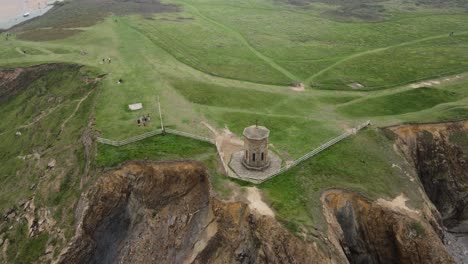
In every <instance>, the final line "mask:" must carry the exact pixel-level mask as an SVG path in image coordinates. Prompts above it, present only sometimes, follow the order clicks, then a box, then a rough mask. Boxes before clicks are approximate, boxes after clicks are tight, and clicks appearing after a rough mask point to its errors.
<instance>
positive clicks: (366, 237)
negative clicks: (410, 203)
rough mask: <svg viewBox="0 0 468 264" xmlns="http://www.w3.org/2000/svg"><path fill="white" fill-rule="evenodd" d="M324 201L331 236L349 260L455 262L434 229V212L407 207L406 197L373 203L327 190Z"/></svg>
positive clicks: (351, 194)
mask: <svg viewBox="0 0 468 264" xmlns="http://www.w3.org/2000/svg"><path fill="white" fill-rule="evenodd" d="M322 201H323V204H324V211H325V212H326V215H327V221H328V222H329V223H330V228H329V230H330V234H329V237H330V239H331V240H332V241H333V242H334V243H335V245H336V246H337V247H339V248H342V249H343V251H344V253H345V255H346V256H347V258H348V260H349V262H350V263H455V262H454V260H453V259H452V257H451V256H450V255H449V253H448V252H447V250H446V249H445V247H444V245H443V243H442V241H441V239H440V238H439V236H438V235H437V233H436V232H435V231H434V228H433V226H434V224H436V223H435V222H434V218H433V217H432V215H431V214H430V213H422V212H419V211H415V210H412V209H410V208H408V207H406V205H405V199H404V196H399V197H397V198H396V199H395V200H393V201H386V200H383V199H379V200H377V201H374V202H371V201H369V200H367V199H365V198H364V197H362V196H360V195H358V194H356V193H351V192H346V191H338V190H336V191H328V192H326V193H324V194H323V196H322ZM431 224H432V225H431ZM436 225H437V224H436Z"/></svg>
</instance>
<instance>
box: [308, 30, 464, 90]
mask: <svg viewBox="0 0 468 264" xmlns="http://www.w3.org/2000/svg"><path fill="white" fill-rule="evenodd" d="M467 34H468V31H462V32H459V33H457V35H467ZM447 36H448V35H447V34H442V35H436V36H431V37H426V38H421V39H416V40H412V41H407V42H402V43H399V44H396V45H390V46H387V47H382V48H377V49H372V50H366V51H363V52H358V53H355V54H352V55H350V56H348V57H345V58H343V59H341V60H339V61H337V62H335V63H333V64H332V65H330V66H328V67H326V68H324V69H322V70H320V71H318V72H317V73H315V74H314V75H312V76H310V77H309V78H307V79H306V81H305V82H306V83H310V82H311V81H313V80H314V79H315V78H316V77H318V76H320V75H322V74H323V73H325V72H327V71H329V70H331V69H333V68H334V67H336V66H337V65H339V64H341V63H343V62H346V61H348V60H351V59H354V58H357V57H361V56H364V55H367V54H372V53H377V52H381V51H385V50H388V49H391V48H397V47H402V46H407V45H411V44H416V43H419V42H424V41H428V40H434V39H439V38H444V37H447Z"/></svg>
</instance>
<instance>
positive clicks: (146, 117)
mask: <svg viewBox="0 0 468 264" xmlns="http://www.w3.org/2000/svg"><path fill="white" fill-rule="evenodd" d="M150 120H151V118H150V114H147V115H142V116H140V118H138V119H137V125H138V126H141V124H143V126H146V124H147V123H149V121H150Z"/></svg>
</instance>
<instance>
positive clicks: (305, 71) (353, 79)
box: [0, 0, 468, 254]
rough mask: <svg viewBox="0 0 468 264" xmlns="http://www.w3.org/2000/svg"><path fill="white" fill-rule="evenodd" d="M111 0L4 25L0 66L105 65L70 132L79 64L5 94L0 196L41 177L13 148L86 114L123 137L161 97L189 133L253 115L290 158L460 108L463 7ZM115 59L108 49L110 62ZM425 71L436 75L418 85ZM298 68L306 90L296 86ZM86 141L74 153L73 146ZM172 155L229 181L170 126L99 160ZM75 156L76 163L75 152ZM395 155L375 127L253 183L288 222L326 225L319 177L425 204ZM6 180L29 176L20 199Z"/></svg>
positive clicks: (8, 199) (49, 137) (61, 197)
mask: <svg viewBox="0 0 468 264" xmlns="http://www.w3.org/2000/svg"><path fill="white" fill-rule="evenodd" d="M108 2H109V1H102V6H99V5H98V6H96V1H94V0H76V2H74V1H72V3H69V2H66V3H64V4H63V6H62V7H60V8H57V9H55V10H54V11H53V12H50V14H48V15H46V16H44V17H41V18H39V19H35V20H34V21H32V22H31V23H27V24H25V25H22V26H20V27H18V28H15V29H13V30H12V32H13V34H14V36H13V37H12V38H10V39H9V40H8V41H6V40H5V38H4V37H2V38H0V67H13V66H29V65H35V64H42V63H48V62H64V63H72V64H78V65H84V66H85V68H82V69H80V71H79V72H80V74H84V73H90V74H92V75H93V76H101V77H102V80H101V81H100V85H99V88H98V89H96V91H95V92H93V93H92V98H93V100H92V102H93V103H92V104H91V100H90V101H88V100H85V101H84V102H85V103H84V105H83V107H81V108H79V111H78V112H77V114H76V115H75V116H76V120H75V119H73V121H71V122H70V127H71V129H70V132H69V134H64V135H63V136H61V137H67V138H66V139H62V138H61V137H60V138H58V139H57V138H55V135H56V133H57V129H60V123H61V122H60V120H63V119H64V118H66V117H67V116H69V115H70V113H71V112H73V111H74V109H75V107H76V103H77V100H79V99H80V98H83V96H84V95H85V94H86V92H87V90H86V89H85V87H86V86H80V85H78V84H79V82H78V79H77V78H78V77H77V76H78V75H73V74H77V73H76V72H75V71H64V72H63V74H59V73H52V74H51V76H45V77H44V78H51V79H50V80H49V79H44V80H43V81H41V80H39V81H38V82H37V83H35V84H34V86H32V87H31V88H30V89H28V90H27V92H25V93H24V94H19V95H18V96H17V97H15V98H14V99H12V100H10V101H8V102H7V103H4V104H3V103H2V104H0V110H1V111H0V113H1V114H0V116H1V117H2V120H5V122H2V123H1V124H0V133H3V134H0V137H1V138H0V141H1V142H3V143H1V144H0V155H1V157H2V159H3V161H4V162H3V163H2V165H1V168H2V172H4V174H5V176H4V179H3V180H4V181H3V182H2V186H1V187H0V191H1V193H0V209H5V208H7V207H8V206H10V205H11V204H12V203H13V202H14V201H17V200H19V199H20V198H24V197H27V196H28V195H29V194H30V191H28V190H29V186H30V183H31V182H32V181H33V180H32V179H33V178H34V179H36V178H38V177H39V175H36V174H34V173H30V174H27V173H25V174H24V175H27V176H24V177H20V174H21V173H20V174H18V168H25V167H27V164H25V163H24V161H22V160H20V159H18V158H17V156H18V155H26V154H31V152H32V151H33V150H34V149H38V148H39V149H43V148H45V149H47V146H49V144H52V146H58V147H57V148H54V150H56V151H57V152H56V153H59V150H60V149H67V146H68V145H69V144H72V143H75V144H76V142H77V140H79V133H78V132H80V131H81V129H82V128H83V127H84V126H85V124H86V120H87V118H88V117H89V115H90V113H92V117H93V118H94V119H93V120H94V126H93V129H94V130H95V131H96V134H98V135H100V136H101V137H104V138H109V139H113V140H121V139H125V138H128V137H131V136H135V135H138V134H142V133H144V132H148V131H151V130H154V129H157V128H159V126H160V120H159V113H158V107H157V101H158V98H159V99H160V101H161V106H162V112H163V119H164V123H165V125H166V126H168V127H171V128H175V129H178V130H181V131H186V132H190V133H193V134H197V135H203V136H211V134H210V132H209V130H208V129H207V128H206V127H205V126H204V125H203V124H202V123H201V122H202V121H204V122H207V123H209V124H210V125H211V126H213V127H216V128H217V129H219V130H221V129H223V128H225V127H227V128H229V129H230V130H231V131H233V132H234V133H235V134H236V135H238V136H240V135H241V132H242V130H243V128H244V127H246V126H249V125H251V124H253V123H255V122H256V120H258V122H259V124H261V125H265V126H267V127H268V128H270V130H271V138H270V143H271V144H273V145H274V147H275V149H276V150H277V151H278V152H279V153H280V154H281V155H282V156H283V157H286V158H288V159H295V158H298V157H300V156H302V155H303V154H304V153H306V152H308V151H310V150H311V149H313V148H315V147H317V146H319V145H320V144H322V143H323V142H325V141H327V140H329V139H331V138H334V137H336V136H337V135H339V134H341V133H343V132H345V131H346V130H347V129H349V128H351V127H354V126H356V125H358V124H360V123H361V122H363V121H365V120H368V119H370V120H371V121H372V123H373V124H374V125H375V126H387V125H392V124H398V123H402V122H436V121H441V120H454V119H467V118H468V57H467V56H468V16H467V15H466V14H467V13H466V6H464V5H462V4H460V3H458V2H457V1H445V2H444V3H439V4H440V5H442V6H437V5H436V3H432V1H425V2H424V3H423V4H421V3H420V1H382V2H378V3H375V4H374V3H372V4H369V5H360V4H359V3H361V2H360V1H358V0H353V1H337V2H335V1H331V0H330V1H328V0H321V1H307V0H301V1H299V0H298V1H294V3H296V4H288V3H287V1H271V0H259V1H247V0H240V1H236V2H232V1H227V0H202V1H199V0H197V1H194V0H165V1H163V5H160V4H158V7H154V6H152V7H151V8H154V9H151V8H149V9H145V8H142V6H138V5H136V4H135V3H131V1H130V2H129V1H124V2H125V3H124V2H119V4H117V5H114V6H112V8H110V7H109V9H106V10H110V11H111V12H104V11H103V10H105V8H104V7H106V5H107V4H108ZM310 2H312V3H310ZM345 2H346V3H345ZM77 3H78V4H80V5H81V6H80V8H77ZM329 3H332V4H333V3H335V4H336V3H338V4H336V5H329ZM107 7H108V6H107ZM75 9H76V10H75ZM149 11H151V12H149ZM156 11H158V12H156ZM67 13H71V14H72V15H70V16H67V15H66V14H67ZM60 21H64V22H63V23H60ZM450 32H454V34H453V36H451V35H450ZM24 51H25V52H24ZM108 57H110V58H111V59H112V62H111V63H107V62H104V63H103V62H102V59H103V58H108ZM119 79H122V80H123V83H122V84H117V80H119ZM427 80H432V81H434V82H432V83H426V84H423V85H417V87H418V88H415V87H416V86H414V84H415V83H419V82H421V81H427ZM295 82H302V83H304V85H305V89H304V90H303V91H294V90H292V89H291V85H292V84H293V83H295ZM50 84H54V87H51V86H50ZM49 89H52V90H53V93H54V94H57V95H56V96H57V97H60V98H62V99H63V100H62V101H60V104H58V106H57V108H56V109H55V108H53V109H51V108H50V107H49V106H48V104H47V102H48V101H47V100H48V97H47V96H46V95H44V94H50V93H52V92H50V91H49ZM48 91H49V92H48ZM137 102H141V103H142V104H143V110H141V111H135V112H133V111H130V110H129V109H128V104H131V103H137ZM41 111H46V112H47V111H51V114H50V115H48V117H47V119H44V120H48V121H47V123H40V124H41V126H38V127H34V128H31V129H25V130H24V136H23V137H21V138H20V139H19V140H17V139H16V138H15V136H14V133H13V132H14V130H15V129H14V128H15V127H17V126H20V125H21V124H25V123H28V122H31V120H34V118H36V117H38V116H39V115H41ZM147 113H150V114H151V116H152V121H151V122H150V123H149V125H148V126H147V127H138V126H137V125H136V122H135V121H136V119H137V118H138V117H139V116H141V115H143V114H147ZM39 132H40V133H39ZM39 142H40V143H39ZM64 142H65V143H67V144H65V143H64ZM67 150H68V151H70V150H69V149H67ZM82 151H83V150H82V149H81V150H76V151H74V152H73V153H74V154H73V155H76V156H77V157H81V156H82V154H83V152H82ZM54 153H55V152H54ZM64 153H68V152H64ZM64 155H65V154H64ZM80 155H81V156H80ZM181 158H184V159H185V158H190V159H196V160H200V161H203V162H204V163H206V164H208V167H209V168H210V170H211V171H212V173H213V175H215V176H214V177H213V185H214V187H215V189H216V190H217V191H219V192H227V190H226V186H227V185H226V184H225V181H230V180H229V179H227V178H226V177H224V176H222V175H220V173H219V171H218V170H217V168H218V166H219V164H217V161H216V160H217V158H216V154H215V152H214V149H213V147H212V146H208V145H206V144H204V143H200V142H196V141H192V140H187V139H183V138H179V137H174V136H165V137H154V138H151V139H149V140H146V141H141V142H138V143H135V144H131V145H128V146H125V147H122V148H113V147H108V146H104V145H98V154H97V156H96V160H95V161H96V164H95V165H97V166H98V167H99V168H105V167H111V166H115V165H117V164H120V163H121V162H124V161H125V160H127V159H156V160H163V159H181ZM76 159H78V158H76ZM75 162H76V164H81V165H79V166H81V167H80V169H82V166H83V161H78V160H75ZM392 164H398V165H399V166H400V167H402V168H406V167H407V164H406V163H405V162H404V161H403V160H402V158H401V157H400V156H398V155H397V154H396V153H395V152H394V151H393V149H392V146H391V142H389V141H388V140H387V139H386V138H384V137H383V136H382V135H381V134H380V132H379V131H378V130H377V129H374V128H371V129H369V130H366V131H365V132H362V133H360V134H358V135H357V136H355V137H352V138H350V139H347V140H345V141H344V142H343V143H340V144H338V145H336V146H334V147H333V148H331V149H329V150H327V151H326V152H324V153H323V154H320V155H319V156H317V157H315V158H313V159H311V160H309V161H307V162H305V163H303V164H302V165H301V166H298V167H297V168H295V169H293V170H291V171H288V172H287V173H285V174H284V175H281V176H279V177H277V178H275V179H273V180H271V181H269V182H266V183H264V184H262V185H260V188H262V189H263V190H264V191H265V193H266V194H267V198H268V201H269V202H271V204H272V206H273V208H274V209H275V210H276V212H277V216H278V218H279V219H280V220H282V221H283V222H284V223H285V224H286V226H288V227H290V228H291V229H292V230H295V229H297V227H298V226H300V225H302V226H306V227H308V228H310V227H312V226H314V225H319V226H321V224H322V223H323V219H322V218H321V217H320V216H319V215H320V213H319V212H320V206H319V203H320V202H319V200H318V198H319V196H320V194H321V192H322V191H323V190H326V189H328V188H348V189H352V190H355V191H358V192H361V193H363V194H365V195H367V196H369V197H371V198H376V197H380V196H384V197H387V198H390V197H394V196H396V195H397V194H398V193H400V192H404V193H405V194H406V195H407V196H409V197H410V198H411V201H412V202H413V203H412V205H414V206H418V204H419V200H418V199H417V198H416V196H415V194H414V193H413V192H412V191H411V190H412V189H414V188H416V187H415V183H412V182H409V180H408V178H405V176H404V175H405V173H404V172H403V171H399V170H398V169H397V168H393V167H392ZM77 170H79V169H77ZM70 171H71V172H70V173H64V174H63V175H56V176H54V177H56V178H51V179H50V181H56V182H57V183H56V184H55V185H56V188H55V189H54V190H55V191H54V192H52V193H51V194H47V195H46V194H44V195H43V197H42V198H41V199H42V200H41V201H43V202H44V204H47V205H53V206H58V207H60V206H61V205H62V204H66V202H64V201H71V200H72V199H75V198H76V197H77V195H78V191H76V188H75V187H76V186H77V185H78V184H79V180H78V178H77V176H76V175H77V173H78V172H77V171H74V170H70ZM20 172H21V171H20ZM29 178H31V179H29ZM234 182H235V181H234ZM15 186H16V187H15ZM15 188H20V189H21V190H22V192H20V193H22V194H21V197H19V196H18V195H16V193H18V192H16V189H15ZM67 208H68V207H67ZM68 209H69V208H68ZM62 211H63V213H66V212H67V211H66V210H65V209H64V210H60V209H57V210H56V212H55V214H56V215H55V216H56V217H57V218H60V217H61V216H62V213H61V212H62ZM64 221H65V222H67V221H68V222H67V223H68V224H70V223H69V222H70V221H71V220H70V219H67V220H64ZM38 243H39V242H38ZM24 246H25V247H26V245H24ZM23 249H24V248H23ZM23 249H18V250H19V251H17V252H16V253H18V252H22V251H21V250H23ZM16 253H15V254H16Z"/></svg>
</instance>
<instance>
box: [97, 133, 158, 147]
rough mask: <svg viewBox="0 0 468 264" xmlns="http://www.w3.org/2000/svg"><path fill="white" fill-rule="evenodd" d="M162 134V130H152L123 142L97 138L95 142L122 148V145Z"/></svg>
mask: <svg viewBox="0 0 468 264" xmlns="http://www.w3.org/2000/svg"><path fill="white" fill-rule="evenodd" d="M162 133H163V130H161V129H156V130H153V131H150V132H147V133H144V134H141V135H138V136H134V137H131V138H127V139H124V140H111V139H107V138H101V137H97V138H96V141H97V142H99V143H102V144H107V145H112V146H115V147H120V146H124V145H127V144H130V143H133V142H137V141H140V140H143V139H146V138H149V137H152V136H156V135H160V134H162Z"/></svg>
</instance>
